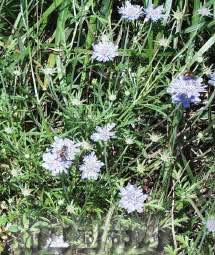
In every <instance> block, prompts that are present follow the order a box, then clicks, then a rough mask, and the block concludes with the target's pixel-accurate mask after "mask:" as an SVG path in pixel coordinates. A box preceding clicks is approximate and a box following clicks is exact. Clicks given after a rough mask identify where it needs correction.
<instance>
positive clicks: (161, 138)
mask: <svg viewBox="0 0 215 255" xmlns="http://www.w3.org/2000/svg"><path fill="white" fill-rule="evenodd" d="M147 2H148V3H151V2H153V4H155V5H160V4H164V7H165V9H166V13H167V14H168V15H169V16H168V19H166V20H164V21H158V22H155V23H153V22H151V21H148V22H146V21H145V20H144V16H143V17H142V18H140V19H139V20H137V21H127V20H124V19H121V17H120V15H119V13H118V7H121V6H122V4H123V3H124V1H117V0H116V1H111V0H103V1H102V0H100V1H94V0H90V1H89V0H80V1H77V0H55V1H36V2H35V1H27V0H23V1H11V0H2V1H1V3H0V54H1V59H0V87H1V90H0V125H1V129H0V138H1V143H0V150H1V154H0V155H1V156H0V170H1V171H0V175H1V185H0V191H1V198H0V201H1V202H0V212H1V216H0V227H1V228H2V229H4V231H2V233H3V234H1V233H0V252H1V251H2V252H3V250H5V252H6V253H5V254H8V252H11V254H12V249H13V248H11V247H13V246H12V243H13V244H14V242H15V243H16V238H15V236H16V234H17V233H18V234H19V233H21V230H20V229H21V228H20V229H19V230H17V229H16V231H15V230H14V229H13V230H14V231H12V230H11V231H10V230H8V228H7V227H8V225H7V224H12V226H14V225H20V226H22V224H23V215H25V216H26V217H27V220H30V221H32V222H37V221H44V222H46V221H47V222H48V221H49V223H50V224H53V223H56V222H57V223H58V224H63V225H67V224H69V223H71V221H72V220H71V219H74V217H83V218H85V217H86V216H88V217H92V218H98V219H99V218H102V219H106V218H105V217H106V216H107V215H108V212H110V211H111V210H112V209H113V208H114V215H116V216H115V217H116V218H117V217H119V218H120V219H121V218H122V219H123V220H125V221H129V219H130V217H131V221H132V217H133V215H132V216H131V215H128V214H126V211H124V210H122V209H121V208H120V207H119V206H118V202H119V199H120V196H119V188H120V187H121V186H123V185H126V184H127V183H129V182H130V183H132V184H137V185H138V186H140V187H141V188H142V190H143V191H144V193H146V194H147V195H148V200H147V201H146V202H145V204H144V212H143V213H142V214H139V215H136V217H137V218H138V217H140V218H141V219H142V218H143V219H144V222H145V220H146V221H147V222H148V223H150V222H151V221H152V222H154V219H157V221H156V228H155V227H153V231H154V229H156V231H157V237H159V238H160V243H162V244H160V245H159V244H158V246H159V247H161V248H159V249H160V250H159V249H156V251H155V254H158V252H159V251H163V252H164V254H171V255H173V254H209V255H212V254H214V247H213V244H214V233H211V232H210V233H209V232H208V231H207V229H206V225H205V222H206V220H207V219H208V217H209V216H210V215H213V214H214V213H215V212H214V208H215V207H214V199H213V197H214V190H215V182H214V170H215V168H214V142H215V133H214V123H215V122H214V120H215V119H214V103H213V101H214V96H215V93H214V88H213V86H210V85H208V74H209V73H210V71H211V70H213V66H214V57H213V56H214V53H215V51H214V42H215V35H214V26H215V3H214V0H210V1H205V2H206V3H205V5H204V6H205V7H207V8H209V9H210V11H211V14H212V15H211V16H208V17H207V16H201V15H199V14H198V12H197V11H198V9H199V8H200V7H202V6H203V2H204V1H200V0H196V1H187V0H177V1H172V0H166V1H158V0H157V1H145V0H144V1H143V0H142V1H138V0H137V1H133V2H132V3H134V4H137V5H141V6H143V7H144V8H146V6H147ZM102 38H108V40H110V41H111V42H114V43H115V44H117V45H118V52H119V56H117V57H115V58H114V59H113V61H108V62H105V63H103V62H99V61H96V60H93V59H92V50H93V46H94V45H95V44H97V43H98V42H100V41H101V40H102ZM187 71H192V72H193V73H194V74H195V75H197V76H199V77H202V78H203V81H204V83H205V84H206V85H207V88H206V90H207V91H206V93H203V94H202V96H201V102H200V103H199V104H198V105H192V106H191V108H189V109H187V110H186V109H183V108H182V107H181V106H180V105H174V104H172V102H171V97H170V95H169V94H168V93H167V88H168V86H169V84H170V83H171V81H172V80H173V79H174V78H175V77H177V76H178V75H179V74H183V73H184V72H187ZM107 123H115V124H116V127H115V131H116V137H115V138H114V139H111V140H110V141H108V142H107V143H101V142H98V143H96V142H93V141H92V139H90V136H91V135H92V133H93V132H94V131H95V128H96V127H97V126H104V125H105V124H107ZM56 136H58V137H63V138H69V139H72V140H75V141H76V142H83V141H85V142H86V144H87V145H88V147H87V146H86V148H84V149H82V150H81V152H80V155H79V156H78V157H77V158H76V159H75V160H74V164H73V165H72V167H71V168H70V170H69V174H68V175H66V174H64V175H62V176H57V177H53V176H52V175H51V173H50V172H49V171H48V170H46V169H44V168H43V167H42V163H43V161H42V155H43V153H44V152H45V151H46V148H49V147H50V145H51V144H52V143H53V141H54V137H56ZM92 151H95V153H96V155H97V156H98V158H99V159H100V160H101V161H102V162H104V164H105V167H104V168H103V169H102V170H101V176H100V177H99V178H98V180H97V181H95V182H93V181H89V182H88V181H86V180H85V181H84V180H82V179H81V175H80V171H79V166H80V165H81V164H82V163H83V157H84V155H86V154H87V153H89V152H92ZM59 201H61V202H59ZM73 207H74V208H73ZM25 220H26V219H25ZM123 220H122V221H123ZM148 223H147V224H148ZM126 224H128V223H126ZM30 225H31V224H30ZM149 225H150V224H149ZM151 225H153V223H152V224H151ZM151 225H150V226H151ZM45 226H46V227H48V226H47V225H46V224H45ZM147 226H148V225H147ZM153 231H152V232H153ZM149 232H150V228H149ZM162 233H163V235H162ZM147 234H148V235H149V237H147V238H148V239H150V233H147ZM153 235H154V232H153ZM165 235H166V236H168V237H166V236H165ZM5 236H6V238H5ZM161 236H165V237H163V239H162V237H161ZM103 237H104V238H105V234H104V236H103ZM4 238H5V239H4ZM19 238H21V237H20V235H19ZM148 239H147V240H148ZM17 240H22V241H23V239H22V238H21V239H17ZM16 244H17V243H16ZM28 245H29V246H27V248H29V250H28V251H30V248H32V247H31V243H28ZM155 248H156V247H155Z"/></svg>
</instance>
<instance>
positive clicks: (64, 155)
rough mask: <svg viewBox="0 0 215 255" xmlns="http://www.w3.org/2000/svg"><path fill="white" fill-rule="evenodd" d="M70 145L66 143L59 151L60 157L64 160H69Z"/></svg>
mask: <svg viewBox="0 0 215 255" xmlns="http://www.w3.org/2000/svg"><path fill="white" fill-rule="evenodd" d="M67 151H68V147H67V146H66V145H63V147H62V148H61V150H60V151H59V157H60V158H61V159H62V160H67V159H66V158H67V154H68V152H67Z"/></svg>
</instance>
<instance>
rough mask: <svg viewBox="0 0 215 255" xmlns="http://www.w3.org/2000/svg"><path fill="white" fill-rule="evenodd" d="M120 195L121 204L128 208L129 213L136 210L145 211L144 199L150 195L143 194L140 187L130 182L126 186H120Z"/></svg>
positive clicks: (122, 206)
mask: <svg viewBox="0 0 215 255" xmlns="http://www.w3.org/2000/svg"><path fill="white" fill-rule="evenodd" d="M120 195H121V200H120V201H119V206H120V207H121V208H124V209H125V210H127V212H128V213H131V212H134V211H137V212H139V213H141V212H143V207H144V201H145V200H146V199H147V197H148V196H147V195H146V194H143V191H142V189H141V188H140V187H137V186H136V185H132V184H130V183H129V184H128V185H127V186H126V187H125V188H120Z"/></svg>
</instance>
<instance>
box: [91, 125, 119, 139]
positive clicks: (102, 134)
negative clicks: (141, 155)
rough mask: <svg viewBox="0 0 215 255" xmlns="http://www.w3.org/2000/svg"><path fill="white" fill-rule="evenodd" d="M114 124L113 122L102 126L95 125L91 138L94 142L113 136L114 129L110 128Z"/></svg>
mask: <svg viewBox="0 0 215 255" xmlns="http://www.w3.org/2000/svg"><path fill="white" fill-rule="evenodd" d="M115 126H116V124H115V123H110V124H107V125H105V126H103V127H98V126H97V127H96V132H95V133H93V134H92V135H91V139H92V140H93V141H94V142H97V141H104V142H106V141H108V140H109V139H110V138H112V137H113V138H114V137H115V131H112V129H113V128H114V127H115Z"/></svg>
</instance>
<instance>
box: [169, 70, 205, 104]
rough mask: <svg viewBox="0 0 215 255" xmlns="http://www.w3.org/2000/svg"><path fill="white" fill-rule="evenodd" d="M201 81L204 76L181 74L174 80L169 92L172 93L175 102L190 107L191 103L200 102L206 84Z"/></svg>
mask: <svg viewBox="0 0 215 255" xmlns="http://www.w3.org/2000/svg"><path fill="white" fill-rule="evenodd" d="M201 83H202V78H199V77H196V76H184V75H181V76H179V77H177V78H176V79H175V80H173V81H172V83H171V84H170V87H169V88H168V89H167V92H168V93H169V94H171V95H172V102H173V103H174V104H179V103H182V105H183V106H184V108H189V107H190V103H195V104H197V103H199V102H200V98H199V97H200V93H201V92H205V86H204V85H202V84H201Z"/></svg>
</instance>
